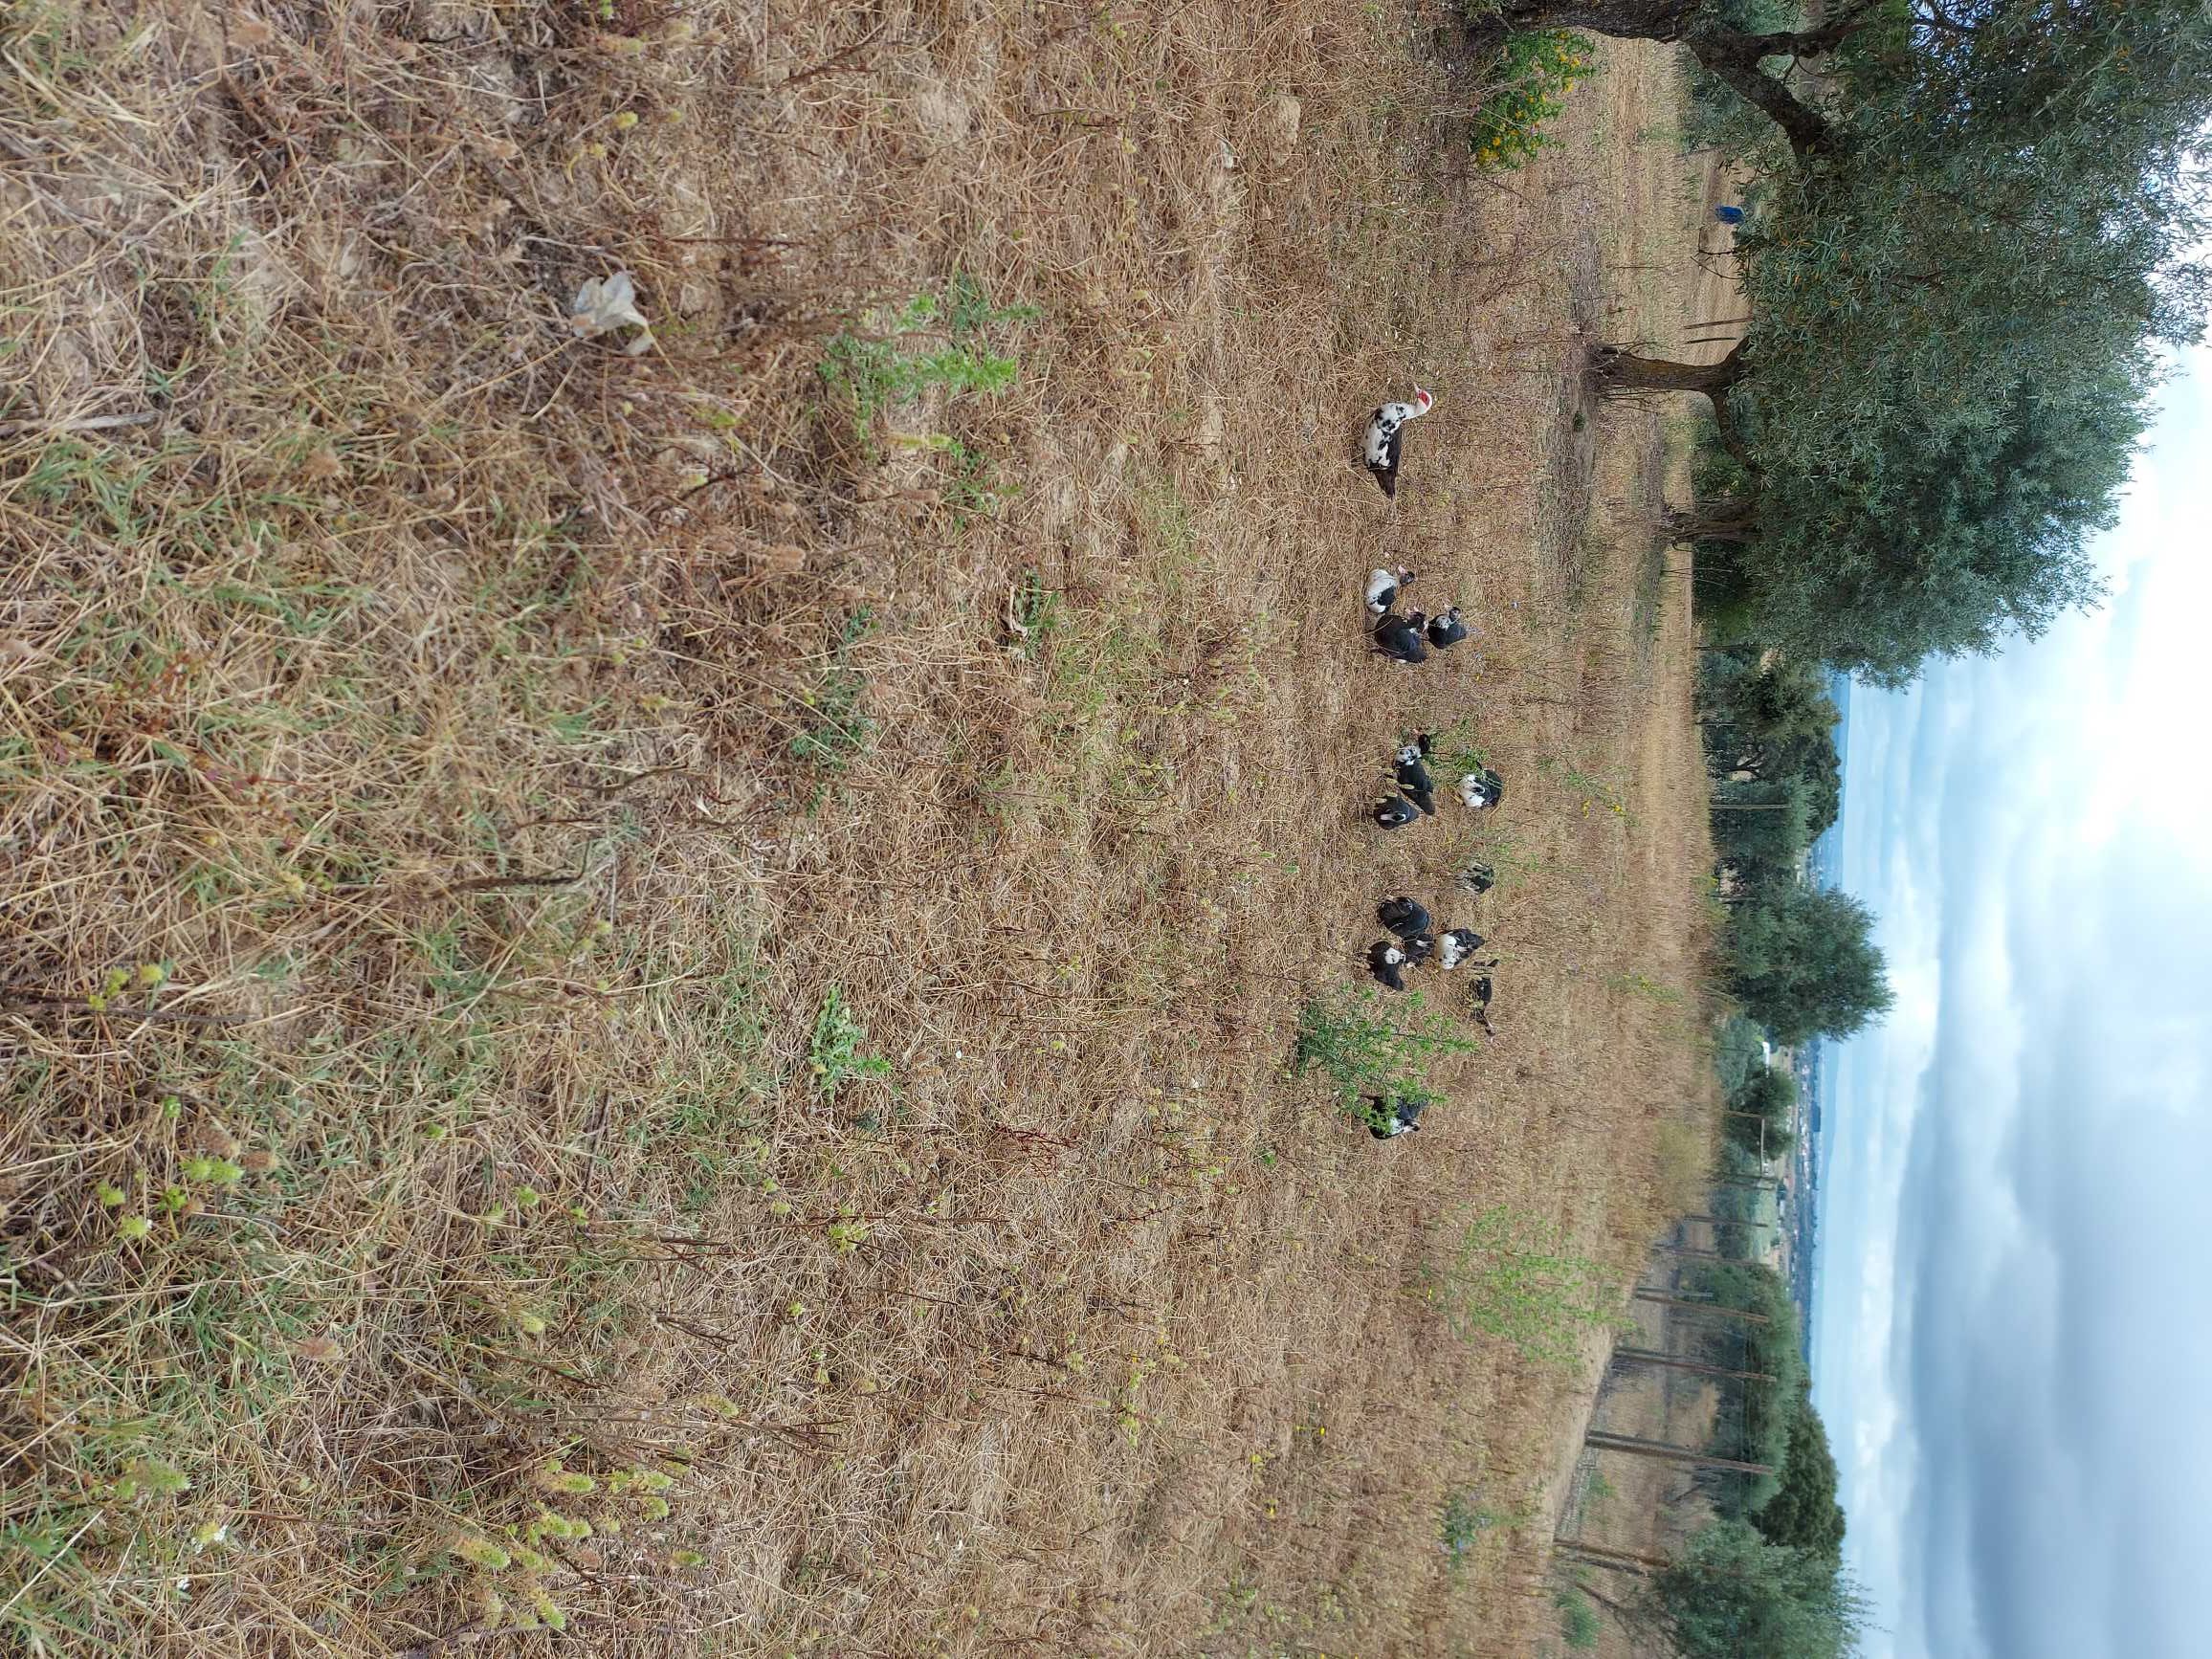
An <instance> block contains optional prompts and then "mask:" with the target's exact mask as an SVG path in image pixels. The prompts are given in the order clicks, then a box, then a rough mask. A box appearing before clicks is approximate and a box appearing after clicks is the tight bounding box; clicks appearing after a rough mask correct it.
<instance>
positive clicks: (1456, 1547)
mask: <svg viewBox="0 0 2212 1659" xmlns="http://www.w3.org/2000/svg"><path fill="white" fill-rule="evenodd" d="M1512 1519H1513V1517H1512V1516H1511V1515H1500V1514H1498V1513H1497V1511H1495V1510H1493V1509H1487V1508H1485V1507H1484V1506H1483V1505H1481V1504H1480V1503H1478V1502H1477V1501H1476V1500H1475V1496H1474V1494H1473V1493H1468V1492H1455V1493H1449V1494H1448V1495H1447V1496H1446V1497H1445V1500H1444V1515H1443V1516H1442V1518H1441V1519H1440V1520H1439V1521H1438V1523H1437V1536H1438V1539H1439V1541H1440V1542H1441V1543H1442V1544H1443V1545H1444V1553H1445V1554H1446V1555H1447V1556H1449V1557H1450V1558H1451V1565H1452V1568H1453V1570H1454V1571H1457V1570H1458V1569H1459V1568H1462V1567H1464V1566H1466V1564H1467V1557H1468V1553H1469V1552H1470V1551H1471V1550H1472V1549H1473V1548H1474V1545H1475V1540H1476V1539H1477V1538H1479V1537H1482V1535H1483V1534H1484V1533H1486V1532H1488V1531H1490V1530H1491V1528H1493V1527H1495V1526H1503V1525H1505V1524H1507V1523H1508V1522H1509V1521H1511V1520H1512Z"/></svg>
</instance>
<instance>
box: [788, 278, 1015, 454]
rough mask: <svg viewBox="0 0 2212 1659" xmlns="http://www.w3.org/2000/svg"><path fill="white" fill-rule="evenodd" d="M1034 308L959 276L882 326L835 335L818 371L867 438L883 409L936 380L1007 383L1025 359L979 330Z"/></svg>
mask: <svg viewBox="0 0 2212 1659" xmlns="http://www.w3.org/2000/svg"><path fill="white" fill-rule="evenodd" d="M1036 315H1037V313H1036V311H1035V309H1034V308H1033V307H1031V306H1026V305H1010V306H998V305H993V304H992V303H991V302H990V299H988V297H987V296H986V295H985V294H984V291H983V289H982V288H981V287H980V286H979V285H978V284H977V283H976V281H975V280H974V278H972V277H967V276H965V275H962V276H957V277H954V278H953V279H952V281H951V282H950V283H948V284H947V285H946V287H945V291H944V293H943V295H942V296H941V297H940V296H938V295H931V294H918V295H916V296H915V297H914V298H913V299H910V300H908V301H907V303H906V305H905V306H904V307H903V308H902V309H901V310H900V311H898V312H897V314H896V316H894V317H892V318H891V319H890V320H889V321H888V324H887V325H886V327H885V328H884V331H883V332H881V333H874V334H863V333H855V332H853V331H851V330H848V331H847V332H845V333H843V334H840V335H838V336H837V337H836V338H835V339H833V340H831V341H830V343H829V351H828V353H827V354H826V355H825V356H824V357H823V359H822V363H821V365H820V372H821V375H822V379H823V381H824V382H825V383H826V384H827V385H828V386H829V387H830V388H831V390H833V391H835V392H838V393H840V394H842V395H843V396H844V397H846V398H847V399H849V400H850V401H851V403H852V414H853V427H854V430H855V431H857V432H858V433H859V435H860V436H861V438H862V439H863V440H864V441H865V440H866V439H867V437H868V434H869V431H870V429H871V428H872V426H873V425H874V419H875V416H876V414H877V413H878V411H880V410H882V409H886V408H888V407H890V406H892V405H896V404H906V403H913V402H914V401H915V400H916V399H918V398H919V397H920V396H921V395H922V394H923V393H924V392H926V391H929V390H930V389H932V388H933V387H943V388H944V389H945V391H946V392H947V393H949V394H951V395H954V396H957V395H959V394H960V393H962V392H980V393H983V394H984V395H986V396H990V395H995V394H997V393H999V392H1002V391H1004V390H1006V387H1009V386H1011V385H1013V383H1014V376H1015V374H1016V373H1017V372H1018V370H1019V368H1020V365H1019V364H1018V363H1016V361H1015V360H1014V359H1013V358H1011V357H1002V356H999V355H997V354H995V353H993V352H991V351H989V350H988V349H986V348H985V345H984V342H983V340H982V339H981V338H980V337H981V336H982V335H983V333H984V330H985V329H986V328H988V327H990V326H991V325H993V324H996V323H1006V322H1025V321H1030V320H1032V319H1034V318H1035V316H1036ZM948 335H949V336H950V338H949V339H946V340H944V341H943V343H941V344H938V345H935V346H931V347H928V348H926V349H916V348H915V341H916V339H917V337H929V336H936V337H940V338H942V337H943V336H948Z"/></svg>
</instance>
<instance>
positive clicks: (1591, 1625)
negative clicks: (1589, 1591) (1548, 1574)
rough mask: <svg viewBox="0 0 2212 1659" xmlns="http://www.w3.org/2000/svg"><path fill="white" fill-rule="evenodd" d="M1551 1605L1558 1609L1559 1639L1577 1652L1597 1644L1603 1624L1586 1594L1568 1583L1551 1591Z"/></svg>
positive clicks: (1584, 1650) (1585, 1650)
mask: <svg viewBox="0 0 2212 1659" xmlns="http://www.w3.org/2000/svg"><path fill="white" fill-rule="evenodd" d="M1552 1605H1553V1606H1555V1607H1557V1608H1559V1640H1560V1641H1562V1642H1564V1643H1565V1644H1566V1645H1567V1646H1568V1647H1570V1648H1573V1649H1574V1650H1575V1651H1576V1652H1578V1653H1583V1652H1587V1651H1588V1650H1589V1649H1590V1648H1595V1647H1596V1646H1597V1645H1598V1635H1599V1632H1600V1631H1601V1630H1603V1629H1604V1625H1603V1624H1602V1623H1601V1622H1600V1620H1599V1618H1598V1609H1597V1608H1595V1607H1593V1606H1591V1605H1590V1600H1589V1598H1588V1597H1587V1596H1585V1595H1583V1594H1582V1591H1580V1590H1578V1589H1575V1588H1574V1587H1572V1586H1571V1585H1570V1586H1568V1587H1567V1588H1564V1589H1561V1590H1558V1591H1555V1592H1554V1593H1553V1595H1552Z"/></svg>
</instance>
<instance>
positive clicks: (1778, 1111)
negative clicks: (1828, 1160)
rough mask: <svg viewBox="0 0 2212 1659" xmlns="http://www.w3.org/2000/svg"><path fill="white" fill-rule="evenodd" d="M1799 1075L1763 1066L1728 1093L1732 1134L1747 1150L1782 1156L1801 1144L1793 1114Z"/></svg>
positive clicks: (1729, 1128)
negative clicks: (1792, 1118) (1737, 1087)
mask: <svg viewBox="0 0 2212 1659" xmlns="http://www.w3.org/2000/svg"><path fill="white" fill-rule="evenodd" d="M1797 1099H1798V1087H1797V1079H1796V1078H1794V1077H1792V1076H1791V1075H1790V1074H1789V1073H1787V1072H1779V1071H1776V1070H1775V1069H1774V1068H1772V1067H1769V1066H1762V1067H1760V1068H1759V1070H1758V1071H1757V1072H1754V1073H1752V1075H1751V1080H1750V1081H1749V1082H1747V1083H1745V1084H1744V1086H1743V1087H1742V1088H1740V1089H1738V1090H1737V1091H1736V1093H1735V1094H1733V1095H1730V1096H1729V1097H1728V1113H1729V1116H1728V1117H1727V1118H1726V1122H1727V1124H1728V1138H1729V1139H1731V1140H1733V1141H1735V1142H1736V1144H1737V1145H1738V1146H1740V1147H1742V1148H1743V1149H1744V1150H1745V1151H1746V1152H1750V1153H1754V1154H1759V1153H1764V1154H1765V1155H1766V1156H1767V1157H1768V1158H1780V1157H1781V1155H1782V1154H1783V1153H1785V1152H1787V1151H1788V1150H1789V1149H1790V1148H1791V1147H1793V1146H1795V1145H1796V1144H1797V1131H1796V1130H1795V1129H1793V1128H1792V1127H1791V1117H1792V1116H1793V1115H1794V1114H1795V1113H1796V1111H1797Z"/></svg>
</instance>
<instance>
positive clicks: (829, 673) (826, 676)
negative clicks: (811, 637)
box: [791, 608, 875, 772]
mask: <svg viewBox="0 0 2212 1659" xmlns="http://www.w3.org/2000/svg"><path fill="white" fill-rule="evenodd" d="M874 626H875V614H874V611H871V610H869V609H866V608H862V609H859V610H855V611H854V612H853V613H852V615H851V616H848V617H847V618H846V619H845V621H844V622H843V623H842V624H841V625H840V626H839V628H838V630H837V637H836V638H835V639H833V640H832V641H830V644H829V666H828V667H827V668H825V669H824V670H823V671H822V677H821V678H820V679H819V680H817V681H816V682H815V684H814V688H813V689H812V690H811V691H809V692H807V693H806V694H805V696H804V697H802V698H801V699H800V700H801V701H802V702H803V703H805V705H806V708H807V720H806V724H805V726H804V727H803V728H802V729H801V730H800V731H799V732H798V733H796V734H795V735H794V736H793V737H792V739H791V754H792V756H793V758H794V759H797V760H801V761H806V762H808V763H811V764H813V765H815V766H818V767H820V768H821V769H822V770H823V771H826V772H842V771H843V770H844V769H845V768H846V767H847V766H848V765H850V764H851V763H852V761H853V759H854V758H855V757H856V756H858V755H859V754H860V753H861V752H862V751H863V750H865V749H866V748H867V747H868V745H869V742H870V741H871V740H873V739H874V736H875V722H874V721H873V720H871V719H869V718H868V716H867V715H866V714H865V713H864V712H863V711H862V709H861V706H860V704H861V698H862V697H864V696H866V694H867V691H868V676H867V675H864V674H862V673H861V672H860V670H859V669H857V668H855V667H854V666H853V664H852V648H853V647H854V646H856V645H858V644H859V643H860V642H861V641H862V640H863V639H866V638H867V637H868V635H869V633H870V632H871V631H872V630H874Z"/></svg>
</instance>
